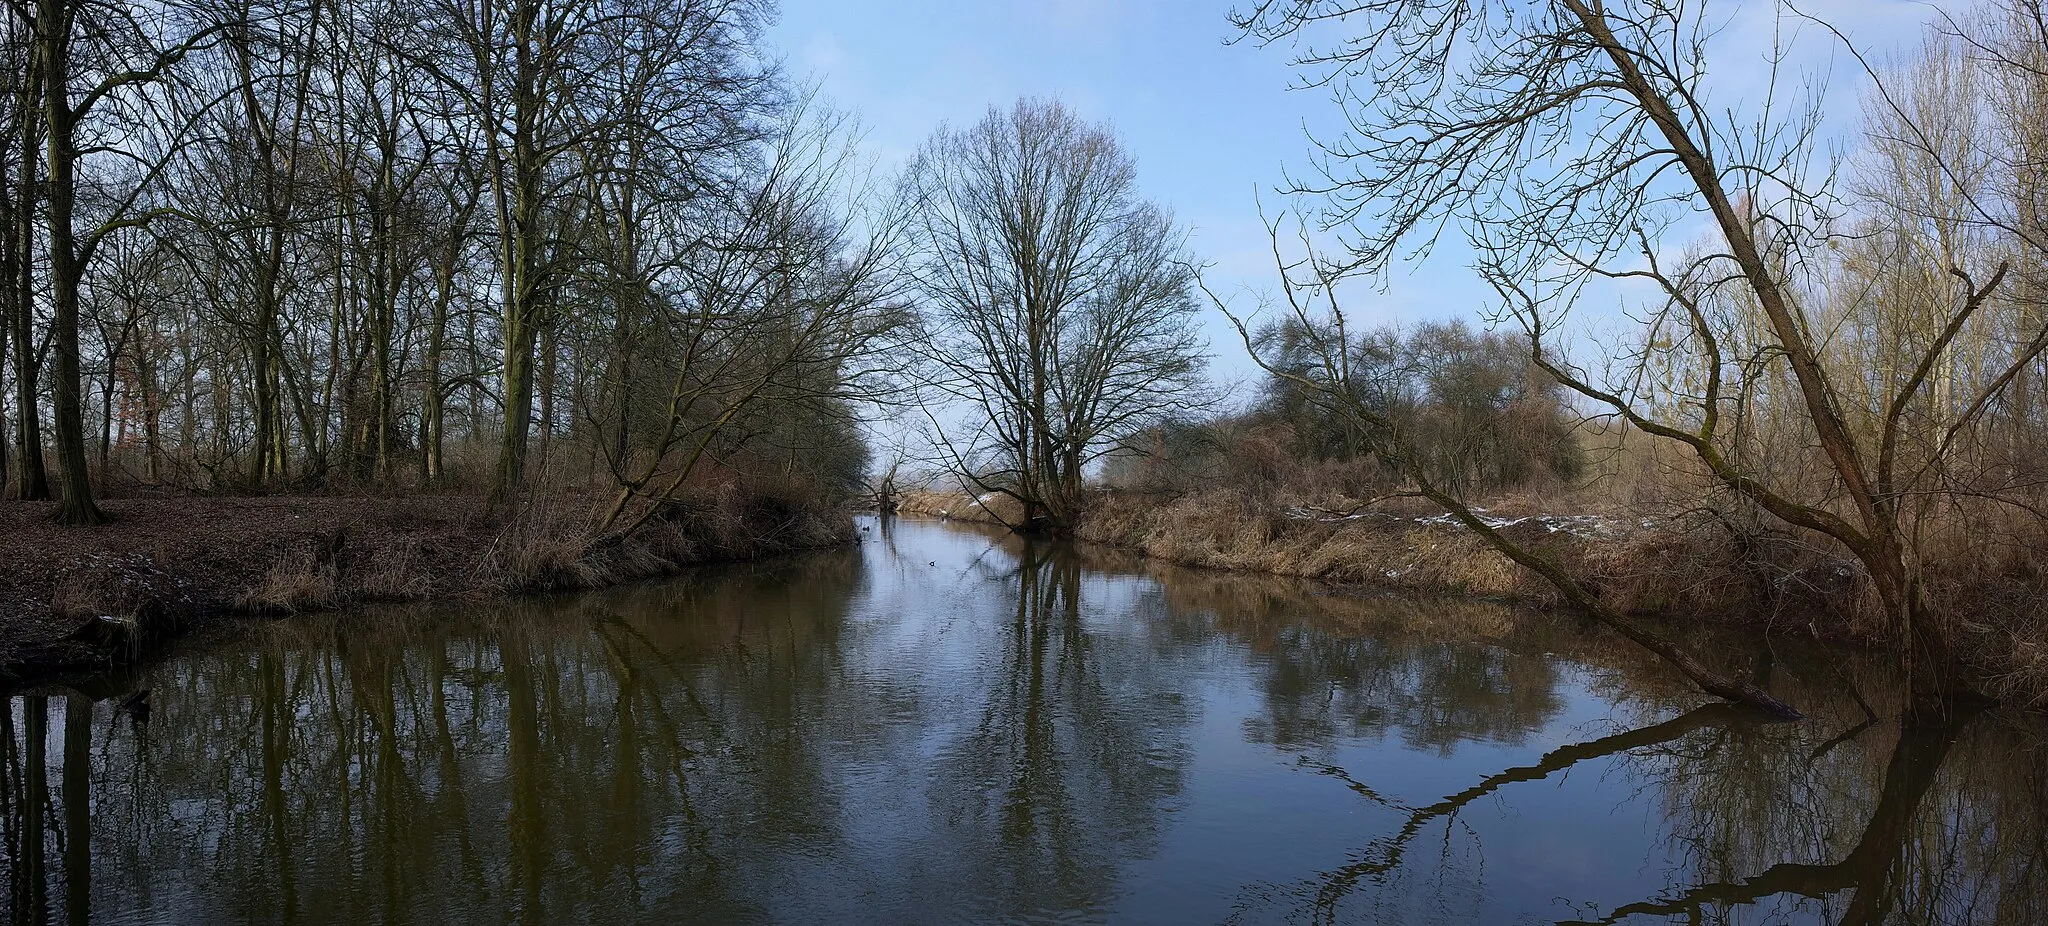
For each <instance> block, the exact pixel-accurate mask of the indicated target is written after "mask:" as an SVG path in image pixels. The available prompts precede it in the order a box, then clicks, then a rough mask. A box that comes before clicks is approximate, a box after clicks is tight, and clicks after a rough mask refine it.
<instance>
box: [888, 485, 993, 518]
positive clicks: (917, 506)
mask: <svg viewBox="0 0 2048 926" xmlns="http://www.w3.org/2000/svg"><path fill="white" fill-rule="evenodd" d="M896 513H897V514H907V515H913V516H917V517H926V518H950V519H952V520H955V521H972V522H974V523H977V524H998V525H1006V524H1021V523H1023V521H1024V506H1023V505H1022V504H1020V503H1018V501H1017V500H1016V499H1014V498H1011V497H1009V496H1007V495H1001V494H996V493H990V494H988V495H984V496H981V497H979V498H977V497H975V496H973V495H969V494H968V493H966V492H960V491H953V492H947V491H941V490H936V489H913V490H910V491H908V492H905V493H903V495H902V497H901V498H900V499H898V501H897V504H896Z"/></svg>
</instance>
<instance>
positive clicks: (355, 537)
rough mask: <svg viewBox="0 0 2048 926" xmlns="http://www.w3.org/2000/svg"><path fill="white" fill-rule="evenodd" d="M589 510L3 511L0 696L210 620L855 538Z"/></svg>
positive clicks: (290, 507)
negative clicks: (631, 523)
mask: <svg viewBox="0 0 2048 926" xmlns="http://www.w3.org/2000/svg"><path fill="white" fill-rule="evenodd" d="M600 501H601V500H600V499H597V498H595V497H590V496H576V495H563V496H554V497H550V498H547V499H543V500H538V501H534V502H530V503H527V504H526V505H525V506H523V507H522V508H520V509H519V510H517V511H515V512H513V513H512V514H510V515H509V516H506V517H502V518H500V517H493V516H491V515H490V513H489V512H487V511H486V508H485V505H484V501H483V499H482V498H481V497H479V496H475V495H458V494H447V495H415V496H400V497H377V496H259V497H181V498H135V499H113V500H109V501H107V502H106V503H105V504H104V505H103V506H102V507H104V508H105V509H106V510H107V512H108V513H109V514H110V515H112V516H113V522H112V523H110V524H106V525H102V526H97V527H60V526H58V525H56V524H55V523H53V522H52V520H51V514H52V512H53V511H54V506H53V505H52V504H50V503H36V502H0V689H4V688H7V687H13V686H16V685H20V684H24V683H29V682H33V681H34V680H36V679H39V678H47V677H52V676H56V675H61V674H66V673H73V672H84V671H91V670H95V669H100V668H105V667H108V666H111V665H116V664H120V663H122V662H127V661H132V660H134V659H136V658H139V657H141V656H142V655H144V654H146V653H148V652H149V651H151V650H154V649H155V648H157V647H158V646H160V645H161V644H162V643H164V642H165V641H167V640H168V639H170V638H171V637H174V636H177V635H180V634H183V633H186V632H188V631H191V630H194V629H197V628H198V627H199V626H200V625H203V624H205V623H207V622H210V621H215V620H220V619H233V618H239V617H248V616H259V615H265V614H286V613H299V612H306V611H319V610H328V609H333V608H341V607H349V606H354V605H359V604H367V603H371V602H393V601H428V600H481V599H489V598H495V597H503V596H508V595H517V594H524V593H534V592H545V591H560V590H570V589H587V588H601V587H604V586H609V585H616V584H620V583H623V582H629V581H633V580H637V579H644V578H651V577H655V576H660V575H666V574H670V573H674V572H676V571H679V570H681V569H683V568H685V567H688V566H692V565H698V564H703V563H710V562H720V561H728V560H740V559H750V558H755V557H761V556H769V555H774V554H777V553H783V552H789V551H794V550H799V549H807V548H814V547H821V546H828V545H832V544H837V543H844V542H847V541H848V540H850V539H851V524H850V522H849V521H848V520H847V519H846V518H845V517H844V516H843V515H842V514H841V513H839V512H837V511H824V510H820V509H819V508H818V507H817V506H815V505H810V504H805V503H801V502H797V501H794V500H791V499H784V498H780V497H772V496H767V495H747V494H743V493H740V492H737V491H731V490H725V491H719V492H710V493H705V494H703V495H700V496H697V497H693V498H690V499H686V500H683V501H680V502H678V503H676V504H674V505H673V506H671V508H670V509H669V511H667V512H666V513H665V514H664V516H662V517H660V518H658V519H656V520H654V521H651V522H650V523H649V524H648V525H647V526H645V527H643V528H642V529H641V530H640V531H638V532H636V533H635V534H634V535H633V536H632V537H630V538H627V539H624V540H620V539H618V538H612V537H605V536H602V535H601V534H600V533H599V532H598V531H597V530H596V524H595V521H596V519H595V517H594V516H593V514H592V512H593V510H595V508H596V507H597V505H598V503H599V502H600Z"/></svg>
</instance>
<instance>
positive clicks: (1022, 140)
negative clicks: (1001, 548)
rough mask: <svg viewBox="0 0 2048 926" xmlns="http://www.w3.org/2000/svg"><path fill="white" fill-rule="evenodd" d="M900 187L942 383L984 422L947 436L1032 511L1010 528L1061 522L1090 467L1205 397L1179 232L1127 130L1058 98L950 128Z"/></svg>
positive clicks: (953, 449)
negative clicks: (1123, 138) (1128, 147)
mask: <svg viewBox="0 0 2048 926" xmlns="http://www.w3.org/2000/svg"><path fill="white" fill-rule="evenodd" d="M902 195H903V197H904V200H905V202H906V205H907V207H908V209H909V210H910V213H911V216H912V219H911V226H910V227H911V233H910V235H909V236H908V239H907V241H908V243H909V245H910V247H911V248H912V249H913V253H914V254H915V255H916V256H915V257H914V258H913V262H914V265H915V270H914V277H915V280H916V286H917V288H918V290H919V293H920V295H921V296H922V304H923V306H924V310H925V315H926V321H925V323H926V326H927V331H928V339H927V341H926V343H925V346H924V349H923V352H924V354H925V356H926V357H927V358H928V359H929V360H930V361H931V364H932V369H933V371H934V374H933V376H932V378H931V383H932V385H933V387H934V388H935V390H936V392H937V394H938V395H939V396H941V397H943V398H944V399H946V400H949V401H951V402H953V403H957V404H958V405H959V406H960V407H962V408H964V409H965V414H967V415H969V416H971V418H972V419H973V420H972V423H971V424H970V425H969V426H968V428H967V430H966V433H964V434H963V433H961V431H960V429H959V428H958V427H957V426H956V427H954V428H952V429H951V430H952V431H953V433H952V434H950V435H948V434H946V433H945V430H946V429H941V431H940V435H939V442H940V443H941V445H942V447H943V449H944V451H945V453H946V454H947V455H948V456H949V457H950V458H951V462H952V463H953V464H954V466H955V467H956V469H957V470H958V471H959V474H960V475H961V476H962V477H964V478H966V479H968V480H969V481H971V482H973V483H974V484H975V485H977V486H979V487H980V488H981V489H982V490H983V491H992V492H1000V493H1003V494H1006V495H1010V496H1013V497H1014V498H1016V499H1017V500H1018V501H1019V502H1020V503H1022V505H1023V507H1024V523H1023V524H1021V525H1016V526H1018V527H1026V528H1047V529H1051V530H1054V531H1059V530H1064V529H1066V528H1068V527H1069V526H1071V524H1072V523H1073V519H1074V517H1075V515H1076V514H1077V509H1078V506H1079V505H1080V503H1081V487H1082V477H1083V474H1084V471H1085V469H1086V467H1087V466H1088V465H1089V464H1090V463H1091V462H1093V461H1094V460H1095V459H1096V458H1097V457H1099V456H1100V455H1102V454H1104V453H1107V452H1109V451H1110V450H1111V449H1112V448H1113V447H1114V446H1115V445H1116V442H1117V441H1118V440H1119V439H1121V438H1123V437H1124V436H1126V435H1129V434H1132V433H1134V432H1136V431H1137V430H1139V429H1141V428H1143V427H1146V426H1148V425H1151V424H1153V423H1156V422H1157V421H1159V420H1160V419H1162V418H1165V417H1169V416H1171V415H1174V414H1176V413H1178V412H1181V411H1183V410H1186V409H1187V408H1189V407H1190V405H1191V403H1192V402H1194V401H1195V397H1194V389H1193V383H1194V379H1195V377H1196V376H1197V375H1198V373H1199V371H1200V366H1201V360H1202V358H1201V353H1200V345H1199V344H1198V342H1197V340H1196V338H1195V336H1194V333H1193V325H1192V315H1193V313H1194V300H1193V298H1192V286H1193V282H1194V267H1193V264H1192V262H1191V261H1190V259H1189V258H1188V256H1187V254H1186V251H1185V248H1184V244H1183V241H1184V235H1183V233H1182V232H1181V231H1180V230H1179V229H1178V228H1177V227H1176V226H1175V225H1174V223H1173V220H1172V217H1171V216H1169V215H1168V214H1167V213H1166V212H1165V211H1164V210H1163V209H1161V208H1159V207H1158V206H1155V205H1153V204H1152V203H1150V202H1147V201H1145V200H1144V199H1142V198H1141V197H1140V195H1139V192H1138V187H1137V166H1136V164H1135V163H1134V162H1133V161H1132V159H1131V158H1130V156H1129V155H1128V154H1126V153H1125V152H1124V151H1123V149H1122V147H1121V146H1120V145H1119V144H1118V143H1117V140H1116V137H1115V136H1114V135H1113V134H1111V132H1110V131H1109V130H1108V129H1106V128H1103V127H1100V126H1093V125H1089V124H1087V123H1085V122H1083V121H1082V120H1081V119H1080V118H1079V117H1078V116H1076V115H1075V114H1074V113H1072V112H1071V111H1069V110H1068V109H1066V108H1065V107H1064V106H1061V105H1060V104H1059V103H1056V102H1040V101H1033V100H1020V101H1018V102H1017V103H1016V105H1014V106H1012V107H1010V108H1009V109H1007V110H1000V109H994V108H991V109H990V110H989V113H988V115H987V116H985V117H984V118H983V119H982V120H981V121H980V122H978V123H976V124H975V125H973V126H972V127H970V128H967V129H965V130H957V131H956V130H952V129H941V130H940V131H939V132H938V133H937V134H935V135H934V136H933V137H932V139H931V140H930V141H929V142H928V143H926V145H925V147H924V149H923V150H922V151H921V152H920V153H919V155H918V157H917V159H916V160H915V161H914V162H913V163H912V164H911V166H910V168H909V169H908V171H907V172H906V174H905V177H904V181H903V193H902ZM933 420H934V421H935V422H936V421H938V420H939V419H938V416H936V415H935V416H934V418H933Z"/></svg>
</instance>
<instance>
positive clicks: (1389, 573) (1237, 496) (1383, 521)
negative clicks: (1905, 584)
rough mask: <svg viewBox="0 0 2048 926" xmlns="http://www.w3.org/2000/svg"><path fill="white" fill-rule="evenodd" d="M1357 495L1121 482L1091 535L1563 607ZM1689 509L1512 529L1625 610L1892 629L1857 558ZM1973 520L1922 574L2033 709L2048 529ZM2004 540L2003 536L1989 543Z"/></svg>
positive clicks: (2045, 651)
mask: <svg viewBox="0 0 2048 926" xmlns="http://www.w3.org/2000/svg"><path fill="white" fill-rule="evenodd" d="M1345 501H1346V500H1344V499H1337V500H1336V501H1334V502H1327V503H1325V504H1324V505H1322V506H1320V510H1314V506H1309V507H1307V508H1305V507H1304V506H1305V503H1304V501H1303V500H1302V499H1301V498H1300V497H1296V498H1292V499H1289V498H1286V497H1282V496H1278V495H1276V494H1274V493H1270V492H1269V493H1265V494H1260V493H1251V492H1240V491H1232V490H1213V491H1209V492H1203V493H1197V494H1192V495H1185V496H1181V497H1178V498H1172V497H1168V496H1161V495H1154V494H1147V493H1137V492H1127V491H1111V492H1106V493H1104V494H1103V495H1102V496H1101V498H1100V499H1099V500H1098V502H1097V503H1096V504H1095V505H1093V506H1092V507H1091V509H1090V514H1089V517H1088V519H1087V520H1086V521H1085V522H1083V524H1082V525H1080V528H1079V531H1078V534H1079V536H1080V537H1082V538H1083V539H1086V540H1091V541H1095V542H1099V543H1104V544H1109V545H1112V546H1117V547H1121V548H1125V549H1129V550H1134V551H1137V552H1140V553H1143V554H1145V555H1147V556H1151V557H1156V558H1158V559H1161V560H1165V561H1169V562H1174V563H1181V564H1186V565H1192V566H1200V567H1206V568H1212V569H1226V570H1244V571H1252V572H1262V573H1270V574H1275V575H1283V576H1299V577H1303V578H1310V579H1320V580H1327V581H1334V582H1344V583H1359V584H1370V585H1378V586H1382V587H1389V588H1396V589H1401V590H1404V591H1414V592H1425V593H1444V592H1449V593H1456V594H1462V595H1478V596H1485V597H1498V598H1507V599H1513V600H1518V601H1523V602H1528V603H1532V604H1540V605H1552V604H1556V603H1557V601H1558V599H1557V596H1556V594H1555V592H1554V590H1553V589H1551V588H1550V587H1549V586H1548V585H1547V584H1546V583H1544V582H1543V581H1542V580H1541V579H1539V578H1537V577H1536V576H1535V575H1534V574H1532V573H1530V572H1528V571H1527V570H1524V569H1522V568H1521V567H1519V566H1517V565H1515V564H1514V563H1513V562H1512V561H1510V560H1508V559H1507V558H1506V557H1504V556H1502V555H1500V554H1499V553H1498V552H1496V551H1494V550H1493V549H1492V548H1491V547H1490V546H1488V545H1487V544H1486V543H1485V542H1484V541H1482V540H1481V539H1479V538H1478V537H1477V536H1476V535H1474V534H1471V533H1470V532H1468V531H1465V530H1463V529H1462V528H1459V527H1456V526H1453V525H1450V524H1446V523H1440V522H1439V523H1427V522H1425V521H1424V520H1423V519H1426V518H1427V516H1428V515H1429V514H1430V513H1431V512H1428V511H1426V510H1424V509H1419V508H1415V507H1413V506H1412V504H1410V503H1400V502H1396V503H1389V504H1385V505H1379V506H1373V507H1371V508H1369V509H1367V510H1366V511H1364V512H1363V513H1361V514H1359V515H1358V516H1356V517H1350V518H1342V519H1339V518H1337V517H1335V516H1334V515H1332V514H1330V513H1329V512H1331V511H1348V510H1349V508H1348V507H1347V506H1346V505H1345ZM1688 503H1689V505H1690V507H1683V508H1680V507H1676V506H1667V507H1665V508H1663V509H1661V510H1660V511H1659V513H1656V514H1652V515H1650V516H1647V517H1646V516H1644V514H1643V513H1642V512H1643V509H1640V508H1636V509H1633V510H1632V512H1631V513H1630V514H1629V515H1627V516H1625V517H1624V516H1622V515H1620V514H1618V513H1616V512H1618V511H1620V510H1626V509H1621V508H1619V506H1616V507H1613V508H1609V509H1607V514H1606V516H1605V517H1604V518H1602V519H1601V520H1600V521H1599V522H1598V523H1599V524H1600V525H1601V526H1600V527H1599V528H1598V529H1596V530H1584V531H1576V530H1568V529H1566V530H1557V529H1552V525H1554V524H1555V523H1556V521H1555V520H1552V521H1550V522H1547V523H1546V522H1542V521H1536V520H1530V521H1525V522H1520V523H1516V524H1513V525H1511V526H1506V527H1503V528H1501V530H1502V532H1503V533H1505V534H1507V535H1508V536H1509V537H1511V538H1512V539H1514V540H1516V541H1518V542H1520V543H1523V544H1526V545H1530V546H1534V547H1537V548H1540V549H1542V550H1543V551H1544V552H1545V553H1546V554H1547V555H1550V556H1552V557H1554V558H1556V559H1558V560H1560V561H1561V562H1563V563H1564V564H1565V565H1566V566H1567V568H1568V569H1569V570H1570V571H1572V572H1573V573H1574V574H1575V575H1578V576H1581V577H1583V578H1584V579H1585V580H1587V581H1588V582H1590V583H1591V584H1592V585H1593V586H1594V587H1595V588H1597V589H1598V590H1599V592H1600V594H1601V595H1602V596H1603V597H1604V598H1606V599H1607V600H1608V601H1610V602H1613V603H1614V604H1615V605H1616V606H1617V607H1619V608H1621V609H1622V610H1624V611H1628V612H1632V613H1636V614H1643V615H1654V616H1657V617H1660V618H1663V619H1666V620H1669V621H1674V622H1677V623H1678V624H1681V625H1690V624H1712V625H1722V626H1739V627H1752V628H1757V629H1760V630H1764V631H1767V632H1772V633H1784V634H1790V635H1796V636H1801V637H1811V638H1814V639H1819V640H1826V641H1832V642H1847V643H1857V644H1883V643H1888V642H1891V641H1893V640H1894V639H1895V636H1896V630H1895V628H1892V627H1890V626H1888V625H1887V624H1886V623H1885V621H1884V620H1883V619H1882V612H1881V611H1880V610H1879V609H1877V608H1876V607H1875V606H1874V595H1873V594H1872V592H1871V589H1870V585H1869V582H1868V580H1867V578H1866V577H1865V575H1864V573H1863V571H1862V569H1861V568H1860V566H1859V564H1858V563H1857V562H1856V561H1855V559H1854V558H1853V557H1851V556H1849V555H1848V554H1847V552H1846V551H1844V550H1842V549H1839V548H1837V547H1835V546H1833V545H1831V544H1830V543H1828V542H1825V541H1820V540H1815V539H1813V538H1812V537H1811V536H1810V535H1801V534H1797V533H1794V532H1791V531H1789V530H1786V529H1782V528H1776V527H1773V526H1770V525H1769V524H1768V522H1764V521H1762V520H1761V519H1758V520H1754V521H1751V522H1749V523H1740V522H1737V521H1735V520H1733V519H1731V518H1730V517H1728V516H1727V515H1726V513H1725V512H1720V511H1717V510H1716V509H1714V508H1712V507H1710V506H1705V505H1701V504H1699V501H1698V496H1694V497H1692V498H1691V499H1689V500H1688ZM1568 504H1570V503H1569V502H1561V501H1560V499H1558V498H1557V497H1539V496H1521V497H1509V498H1503V499H1500V500H1497V501H1495V502H1494V504H1493V505H1492V506H1491V513H1492V514H1493V515H1494V516H1497V517H1502V518H1504V519H1508V520H1513V519H1516V518H1520V517H1523V516H1534V515H1539V514H1543V513H1551V514H1554V513H1556V512H1559V511H1561V510H1562V511H1574V510H1575V509H1573V508H1568V507H1564V506H1565V505H1568ZM1576 510H1577V511H1581V512H1582V511H1584V509H1583V508H1580V509H1576ZM1951 523H1955V524H1958V525H1960V524H1962V523H1965V519H1956V520H1954V521H1953V522H1951ZM1973 524H1974V528H1973V529H1972V530H1959V529H1958V530H1951V531H1950V532H1949V534H1950V535H1949V536H1947V537H1945V538H1942V537H1937V538H1935V542H1930V544H1929V546H1928V549H1930V550H1934V551H1936V554H1937V555H1934V556H1930V557H1929V559H1928V562H1929V566H1928V570H1927V582H1928V586H1929V589H1930V592H1929V594H1930V598H1931V599H1932V600H1933V601H1934V603H1935V609H1936V613H1937V615H1939V619H1941V620H1942V621H1943V622H1944V623H1943V627H1942V630H1943V632H1944V634H1945V636H1946V638H1947V639H1948V640H1949V641H1950V643H1951V646H1952V648H1953V650H1954V651H1955V654H1956V656H1957V658H1958V659H1959V660H1960V661H1961V662H1962V663H1964V665H1965V666H1966V667H1967V668H1968V669H1970V670H1971V671H1973V672H1974V673H1975V674H1977V675H1978V676H1980V677H1981V678H1983V679H1984V682H1985V686H1986V687H1987V688H1988V689H1989V691H1990V693H1992V694H1994V695H1996V696H1998V697H2001V698H2003V699H2006V700H2009V701H2014V702H2018V703H2022V704H2025V705H2028V706H2033V707H2040V706H2044V705H2048V626H2044V624H2043V622H2042V621H2041V619H2040V617H2041V607H2040V602H2042V601H2044V600H2048V569H2044V567H2043V565H2042V563H2041V561H2040V551H2041V550H2048V536H2044V535H2042V534H2041V528H2040V525H2039V524H2038V523H2033V522H2029V521H2028V520H2027V519H2025V518H2020V517H2012V518H2010V519H2008V520H2006V521H2004V522H1998V521H1995V520H1991V519H1987V518H1984V517H1979V518H1978V519H1976V520H1975V521H1974V522H1973ZM1932 527H1933V525H1932V523H1931V522H1930V529H1932ZM2029 530H2032V531H2034V533H2033V534H2028V533H2027V532H2028V531H2029ZM1991 536H1997V537H2001V538H2004V540H2003V541H2002V542H1999V543H1991V542H1990V541H1988V540H1987V539H1986V538H1987V537H1991ZM2014 538H2021V539H2018V540H2015V539H2014ZM1942 544H1947V545H1948V546H1947V547H1943V546H1942Z"/></svg>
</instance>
